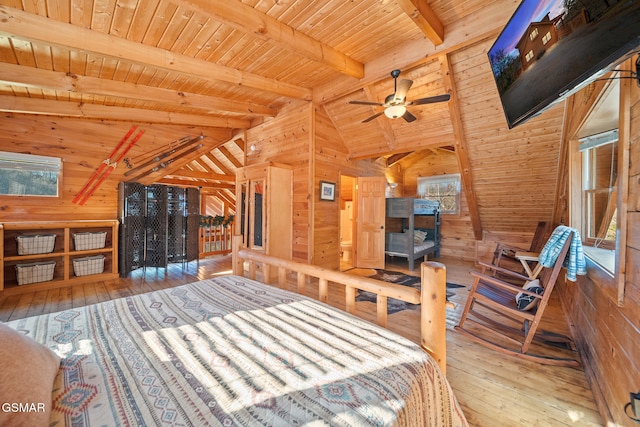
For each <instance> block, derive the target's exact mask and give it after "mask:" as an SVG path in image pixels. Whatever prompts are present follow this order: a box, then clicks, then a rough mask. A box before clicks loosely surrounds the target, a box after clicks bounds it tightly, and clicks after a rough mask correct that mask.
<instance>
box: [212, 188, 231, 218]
mask: <svg viewBox="0 0 640 427" xmlns="http://www.w3.org/2000/svg"><path fill="white" fill-rule="evenodd" d="M230 190H231V189H220V190H216V192H215V196H216V197H217V198H219V199H220V200H222V201H223V202H225V203H226V204H227V205H228V206H229V207H230V208H233V211H234V212H235V210H236V198H235V197H233V196H231V195H229V194H227V193H231V194H234V192H233V191H230Z"/></svg>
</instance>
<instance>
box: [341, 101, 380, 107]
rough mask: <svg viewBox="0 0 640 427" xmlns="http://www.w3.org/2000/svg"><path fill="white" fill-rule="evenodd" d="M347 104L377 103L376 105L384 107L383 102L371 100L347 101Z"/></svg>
mask: <svg viewBox="0 0 640 427" xmlns="http://www.w3.org/2000/svg"><path fill="white" fill-rule="evenodd" d="M349 104H357V105H377V106H378V107H384V104H381V103H379V102H371V101H349Z"/></svg>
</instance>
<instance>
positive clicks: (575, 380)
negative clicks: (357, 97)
mask: <svg viewBox="0 0 640 427" xmlns="http://www.w3.org/2000/svg"><path fill="white" fill-rule="evenodd" d="M437 261H439V262H442V263H444V264H445V265H446V267H447V281H448V282H453V283H458V284H462V285H469V284H471V276H470V275H469V271H470V270H471V269H473V264H472V263H468V262H461V261H458V260H453V259H444V258H441V259H438V260H437ZM387 268H388V269H390V270H395V271H404V272H405V273H411V274H416V275H417V274H419V268H416V271H415V272H408V271H407V270H406V262H402V261H400V260H399V261H398V262H395V261H389V263H388V264H387ZM230 272H231V257H230V256H222V257H214V258H209V259H206V260H201V261H200V262H199V263H195V262H192V263H190V264H188V265H187V266H186V267H185V268H184V269H183V266H182V265H181V264H173V265H171V266H170V267H169V268H168V269H166V270H165V269H148V270H147V271H146V272H144V271H143V270H138V271H134V272H133V273H132V274H131V275H130V277H128V278H126V279H119V280H116V281H112V282H97V283H90V284H86V285H82V286H74V287H65V288H60V289H54V290H48V291H41V292H30V293H24V294H20V295H12V296H8V297H6V296H0V321H8V320H15V319H20V318H24V317H28V316H34V315H38V314H42V313H50V312H55V311H60V310H64V309H68V308H71V307H78V306H83V305H86V304H91V303H96V302H100V301H105V300H108V299H112V298H118V297H124V296H129V295H133V294H138V293H142V292H148V291H152V290H155V289H162V288H167V287H172V286H177V285H180V284H184V283H189V282H192V281H195V280H201V279H205V278H210V277H213V276H216V275H220V274H229V273H230ZM353 272H354V273H359V274H363V272H362V271H355V270H354V271H353ZM364 273H366V272H364ZM340 288H341V287H339V286H332V287H330V289H331V297H330V300H329V303H330V304H331V305H334V306H336V307H339V308H344V293H343V291H342V289H340ZM292 289H293V285H292ZM307 289H308V291H307V292H308V295H309V296H311V297H317V288H316V287H314V286H308V287H307ZM467 295H468V290H467V288H466V287H465V288H458V289H456V290H455V295H454V296H452V297H451V301H452V302H453V303H454V304H455V308H453V309H447V328H448V330H447V377H448V378H449V381H450V383H451V386H452V388H453V389H454V391H455V394H456V396H457V398H458V400H459V402H460V404H461V406H462V409H463V410H464V412H465V414H466V416H467V419H468V421H469V424H470V425H472V426H487V427H488V426H491V427H496V426H497V427H500V426H602V425H603V424H602V421H601V417H600V416H599V414H598V412H597V410H596V407H595V403H594V400H593V396H592V393H591V391H590V389H589V387H588V384H587V382H586V379H585V375H584V373H583V371H582V370H581V369H575V368H563V367H554V366H545V365H540V364H537V363H532V362H527V361H522V360H519V359H515V358H513V357H509V356H505V355H502V354H499V353H497V352H495V351H492V350H490V349H487V348H484V347H482V346H480V345H478V344H476V343H474V342H473V341H471V340H469V339H468V338H466V337H464V336H462V335H461V334H459V333H457V332H456V331H454V330H453V327H454V326H455V325H456V324H457V323H458V319H459V317H460V314H461V312H462V309H463V306H464V303H465V301H466V298H467ZM547 313H550V315H549V320H550V322H551V323H553V325H552V328H550V329H552V330H554V331H556V332H565V331H567V330H568V326H567V325H566V322H565V321H564V317H563V315H562V313H561V309H560V307H559V303H558V301H557V300H556V301H553V303H552V306H551V307H550V308H548V309H547ZM547 313H545V315H546V314H547ZM357 315H359V316H361V317H363V318H366V319H369V320H371V321H375V304H372V303H368V302H358V303H357ZM419 315H420V313H419V310H404V311H402V312H399V313H396V314H392V315H390V316H389V329H392V330H394V331H395V332H397V333H399V334H401V335H403V336H405V337H407V338H409V339H411V340H412V341H414V342H419V330H418V325H419Z"/></svg>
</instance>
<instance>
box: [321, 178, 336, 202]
mask: <svg viewBox="0 0 640 427" xmlns="http://www.w3.org/2000/svg"><path fill="white" fill-rule="evenodd" d="M335 199H336V183H335V182H327V181H320V200H330V201H334V200H335Z"/></svg>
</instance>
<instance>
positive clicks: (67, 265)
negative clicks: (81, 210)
mask: <svg viewBox="0 0 640 427" xmlns="http://www.w3.org/2000/svg"><path fill="white" fill-rule="evenodd" d="M87 232H89V233H106V237H105V239H104V247H97V248H95V249H88V250H76V249H75V242H74V235H75V234H76V233H87ZM44 234H54V235H55V244H54V246H53V251H52V252H49V253H37V254H27V255H20V254H18V248H17V244H16V237H18V236H34V235H44ZM0 245H2V247H1V248H0V291H3V292H4V293H5V294H11V293H20V292H32V291H38V290H43V289H49V288H56V287H60V286H68V285H74V284H79V283H87V282H91V281H99V280H110V279H116V278H118V221H117V220H104V221H101V220H96V221H38V222H4V223H0ZM96 255H102V256H104V268H103V269H102V271H101V272H98V273H96V274H89V275H83V276H77V275H76V274H75V272H74V267H73V261H74V260H77V259H78V258H84V257H90V256H96ZM50 261H55V267H54V268H53V276H52V277H51V278H50V280H49V279H48V277H47V280H44V281H37V282H35V283H25V284H22V285H19V284H18V279H17V272H16V266H18V265H25V264H32V263H45V264H46V263H47V262H50Z"/></svg>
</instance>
